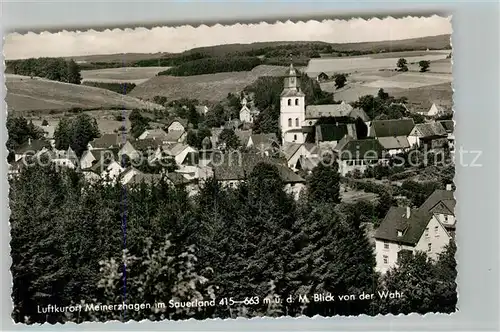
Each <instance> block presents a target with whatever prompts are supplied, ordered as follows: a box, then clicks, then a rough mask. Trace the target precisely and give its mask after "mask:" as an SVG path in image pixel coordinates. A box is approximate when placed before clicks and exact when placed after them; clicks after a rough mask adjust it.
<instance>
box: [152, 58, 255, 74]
mask: <svg viewBox="0 0 500 332" xmlns="http://www.w3.org/2000/svg"><path fill="white" fill-rule="evenodd" d="M262 63H263V62H262V60H261V59H259V58H257V57H217V58H204V59H198V60H193V61H189V62H186V63H183V64H181V65H179V66H176V67H173V68H170V69H168V70H166V71H162V72H160V73H158V75H172V76H191V75H202V74H213V73H221V72H231V71H248V70H252V69H253V68H255V67H257V66H258V65H260V64H262Z"/></svg>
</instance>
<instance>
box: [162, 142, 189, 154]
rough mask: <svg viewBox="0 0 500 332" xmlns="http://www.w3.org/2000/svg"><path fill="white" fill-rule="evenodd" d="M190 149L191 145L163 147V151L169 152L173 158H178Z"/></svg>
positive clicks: (180, 144)
mask: <svg viewBox="0 0 500 332" xmlns="http://www.w3.org/2000/svg"><path fill="white" fill-rule="evenodd" d="M188 147H189V145H187V144H183V143H174V144H167V145H163V151H165V152H167V153H168V154H169V155H171V156H177V155H178V154H179V153H181V152H182V151H184V150H185V149H186V148H188Z"/></svg>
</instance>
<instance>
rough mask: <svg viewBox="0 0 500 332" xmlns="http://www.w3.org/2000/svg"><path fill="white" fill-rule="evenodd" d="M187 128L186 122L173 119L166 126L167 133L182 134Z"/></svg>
mask: <svg viewBox="0 0 500 332" xmlns="http://www.w3.org/2000/svg"><path fill="white" fill-rule="evenodd" d="M187 126H188V122H187V120H184V119H180V118H176V119H173V120H172V121H171V122H170V123H169V124H168V126H167V132H169V133H170V132H172V131H181V132H184V131H186V129H187Z"/></svg>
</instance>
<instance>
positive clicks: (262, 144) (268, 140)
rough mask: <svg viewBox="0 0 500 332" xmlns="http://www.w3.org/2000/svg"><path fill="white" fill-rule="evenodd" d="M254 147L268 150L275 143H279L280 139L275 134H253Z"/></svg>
mask: <svg viewBox="0 0 500 332" xmlns="http://www.w3.org/2000/svg"><path fill="white" fill-rule="evenodd" d="M250 138H251V139H252V143H253V146H255V147H258V148H263V149H268V148H270V147H271V146H272V144H273V143H278V138H277V137H276V134H275V133H270V134H253V135H250Z"/></svg>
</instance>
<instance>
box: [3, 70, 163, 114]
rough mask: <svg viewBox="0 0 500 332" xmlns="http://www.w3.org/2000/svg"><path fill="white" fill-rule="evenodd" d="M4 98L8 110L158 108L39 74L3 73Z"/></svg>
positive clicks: (130, 98)
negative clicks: (4, 78)
mask: <svg viewBox="0 0 500 332" xmlns="http://www.w3.org/2000/svg"><path fill="white" fill-rule="evenodd" d="M6 85H7V97H6V102H7V106H8V110H9V111H10V112H30V111H37V112H43V111H45V112H50V111H54V112H64V111H68V110H71V109H72V108H81V109H83V110H92V109H112V108H120V109H134V108H144V109H145V108H148V109H161V108H162V106H160V105H156V104H154V103H150V102H144V101H142V100H139V99H136V98H133V97H130V96H124V95H121V94H119V93H115V92H112V91H109V90H105V89H99V88H94V87H89V86H84V85H77V84H69V83H62V82H57V81H50V80H45V79H41V78H33V79H31V78H30V77H27V76H19V75H9V74H7V75H6Z"/></svg>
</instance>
